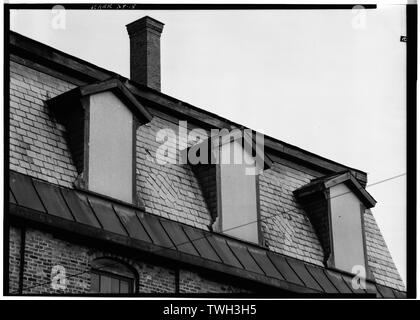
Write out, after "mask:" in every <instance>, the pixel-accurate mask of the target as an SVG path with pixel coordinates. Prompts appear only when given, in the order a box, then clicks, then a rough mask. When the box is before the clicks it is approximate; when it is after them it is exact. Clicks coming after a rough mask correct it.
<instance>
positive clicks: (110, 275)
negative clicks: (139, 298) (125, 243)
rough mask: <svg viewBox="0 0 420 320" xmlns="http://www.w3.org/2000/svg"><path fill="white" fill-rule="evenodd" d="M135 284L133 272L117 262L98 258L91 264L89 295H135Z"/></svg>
mask: <svg viewBox="0 0 420 320" xmlns="http://www.w3.org/2000/svg"><path fill="white" fill-rule="evenodd" d="M135 284H136V276H135V273H134V272H133V270H132V269H131V268H129V267H128V266H126V265H125V264H123V263H121V262H119V261H118V260H113V259H108V258H99V259H96V260H94V261H93V262H92V270H91V286H90V292H91V293H108V294H130V293H135V291H136V285H135Z"/></svg>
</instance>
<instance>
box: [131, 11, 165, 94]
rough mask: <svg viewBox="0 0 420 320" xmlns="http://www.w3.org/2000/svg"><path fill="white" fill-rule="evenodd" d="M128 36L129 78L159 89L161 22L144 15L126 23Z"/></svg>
mask: <svg viewBox="0 0 420 320" xmlns="http://www.w3.org/2000/svg"><path fill="white" fill-rule="evenodd" d="M126 28H127V32H128V35H129V37H130V78H131V80H133V81H135V82H138V83H140V84H142V85H145V86H148V87H149V88H152V89H155V90H158V91H160V35H161V33H162V30H163V23H161V22H159V21H157V20H155V19H153V18H150V17H148V16H145V17H143V18H141V19H138V20H136V21H133V22H131V23H130V24H128V25H126Z"/></svg>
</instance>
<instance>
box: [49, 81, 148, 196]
mask: <svg viewBox="0 0 420 320" xmlns="http://www.w3.org/2000/svg"><path fill="white" fill-rule="evenodd" d="M48 105H49V106H50V108H51V109H52V112H53V115H54V116H55V117H56V118H57V120H58V121H59V122H60V123H62V124H63V125H64V126H65V127H66V131H67V139H68V144H69V147H70V151H71V153H72V157H73V160H74V163H75V165H76V168H77V171H78V174H79V175H78V178H77V180H76V181H75V185H76V186H77V187H79V188H83V189H86V190H89V191H92V192H96V193H99V194H102V195H106V196H109V197H112V198H115V199H118V200H121V201H124V202H128V203H132V204H136V196H135V145H136V130H137V127H138V126H139V125H140V124H144V123H147V122H149V121H150V120H151V116H150V114H149V113H148V112H147V110H146V109H145V108H144V107H143V106H142V105H141V104H140V103H139V102H138V101H137V99H136V98H135V97H134V96H133V95H132V94H131V93H130V92H129V91H128V89H127V88H126V87H125V86H124V85H123V83H122V82H121V81H120V80H118V79H109V80H106V81H103V82H100V83H95V84H91V85H87V86H84V87H79V88H76V89H74V90H71V91H69V92H67V93H64V94H62V95H60V96H58V97H55V98H53V99H51V100H49V101H48Z"/></svg>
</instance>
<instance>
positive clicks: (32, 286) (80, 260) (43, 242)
mask: <svg viewBox="0 0 420 320" xmlns="http://www.w3.org/2000/svg"><path fill="white" fill-rule="evenodd" d="M20 232H21V229H19V228H15V227H12V228H10V239H11V241H10V253H11V255H10V258H9V292H10V293H11V294H17V293H18V283H19V270H20V261H19V260H20V259H19V255H20ZM25 243H26V245H25V268H24V273H23V279H24V281H23V294H84V293H89V291H90V270H91V264H92V261H93V260H94V259H96V258H100V257H106V258H108V259H115V261H123V262H124V263H126V264H127V265H129V266H130V267H132V269H133V270H136V271H135V272H136V275H135V277H136V278H137V279H138V290H139V293H175V292H176V286H177V284H176V273H177V272H178V271H177V270H176V269H171V268H168V267H166V266H162V265H158V264H155V263H150V262H146V261H142V260H141V259H138V258H136V257H126V256H121V255H119V254H118V253H115V252H108V251H104V250H103V249H95V248H92V247H86V246H82V245H79V244H74V243H71V242H68V241H66V240H63V239H60V238H57V237H56V236H54V235H52V234H50V233H48V232H45V231H40V230H36V229H32V228H28V229H27V230H26V241H25ZM56 265H60V266H63V267H64V268H65V271H66V289H65V290H54V289H53V288H52V286H51V280H52V274H51V271H52V268H53V266H56ZM179 292H180V293H229V292H248V291H246V290H245V289H243V288H239V287H236V286H232V285H229V284H226V283H221V282H217V281H214V280H211V279H209V278H207V277H205V276H203V275H201V274H200V275H199V274H198V273H194V272H192V271H187V270H180V271H179Z"/></svg>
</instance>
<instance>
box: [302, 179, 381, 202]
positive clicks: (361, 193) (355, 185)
mask: <svg viewBox="0 0 420 320" xmlns="http://www.w3.org/2000/svg"><path fill="white" fill-rule="evenodd" d="M340 183H344V184H346V185H347V186H348V187H349V188H350V189H351V190H352V191H353V192H354V194H355V195H356V196H357V197H358V198H359V200H360V201H361V202H363V203H364V205H365V206H366V208H368V209H369V208H372V207H374V206H375V204H376V200H375V199H374V198H373V197H372V196H371V195H370V194H369V192H367V191H366V189H365V188H364V187H363V186H362V185H361V184H360V183H359V182H358V181H357V180H356V179H355V178H354V177H353V175H352V174H351V172H350V171H345V172H341V173H337V174H332V175H328V176H325V177H320V178H317V179H314V180H312V181H311V182H310V183H308V184H307V185H305V186H303V187H301V188H299V189H297V190H295V191H294V194H295V195H296V196H297V197H298V198H304V197H306V196H308V195H311V194H313V193H315V192H320V191H324V190H326V189H329V188H331V187H334V186H336V185H338V184H340Z"/></svg>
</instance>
